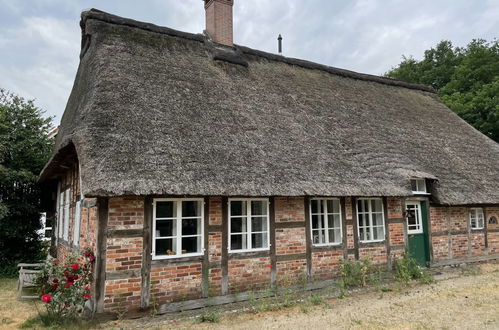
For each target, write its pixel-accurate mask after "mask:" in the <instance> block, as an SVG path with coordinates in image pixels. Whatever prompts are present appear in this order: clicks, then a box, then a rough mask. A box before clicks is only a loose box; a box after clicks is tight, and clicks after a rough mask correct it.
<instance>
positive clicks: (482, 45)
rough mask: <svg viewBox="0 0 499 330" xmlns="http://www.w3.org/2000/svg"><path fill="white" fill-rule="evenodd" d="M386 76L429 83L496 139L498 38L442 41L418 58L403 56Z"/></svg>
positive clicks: (498, 122)
mask: <svg viewBox="0 0 499 330" xmlns="http://www.w3.org/2000/svg"><path fill="white" fill-rule="evenodd" d="M386 76H388V77H391V78H395V79H400V80H404V81H409V82H415V83H420V84H425V85H429V86H432V87H433V88H435V89H436V90H437V91H438V94H439V96H440V97H441V99H442V101H443V102H444V103H445V104H446V105H447V106H448V107H449V108H451V109H452V110H453V111H454V112H456V113H457V114H458V115H459V116H460V117H461V118H463V119H464V120H466V121H467V122H468V123H469V124H471V125H472V126H473V127H475V128H476V129H477V130H479V131H480V132H482V133H483V134H485V135H487V136H488V137H490V138H491V139H493V140H495V141H496V142H499V97H498V95H499V41H498V40H494V41H492V42H487V41H485V40H482V39H478V40H473V41H471V42H470V43H469V44H468V46H467V47H466V48H459V47H453V46H452V43H451V42H450V41H441V42H440V43H439V44H438V45H437V46H436V47H435V48H431V49H429V50H427V51H425V54H424V58H423V59H422V60H421V61H417V60H415V59H414V58H412V57H405V56H403V60H402V62H401V63H400V64H399V65H398V66H397V67H395V68H393V69H392V70H390V71H389V72H387V73H386Z"/></svg>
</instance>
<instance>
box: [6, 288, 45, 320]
mask: <svg viewBox="0 0 499 330" xmlns="http://www.w3.org/2000/svg"><path fill="white" fill-rule="evenodd" d="M35 303H37V302H35V301H33V300H26V299H23V300H17V279H5V278H0V329H13V328H18V327H19V326H20V325H21V324H22V323H23V322H24V321H25V320H26V319H28V318H30V317H31V316H35V315H37V311H36V307H37V306H35ZM41 307H43V306H41ZM41 307H40V308H41Z"/></svg>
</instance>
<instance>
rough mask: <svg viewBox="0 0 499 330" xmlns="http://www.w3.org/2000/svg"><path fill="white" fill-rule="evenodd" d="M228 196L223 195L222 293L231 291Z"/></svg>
mask: <svg viewBox="0 0 499 330" xmlns="http://www.w3.org/2000/svg"><path fill="white" fill-rule="evenodd" d="M228 201H229V200H228V198H227V197H222V295H226V294H228V293H229V215H228V212H229V209H228V205H227V203H228Z"/></svg>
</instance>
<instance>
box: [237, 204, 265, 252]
mask: <svg viewBox="0 0 499 330" xmlns="http://www.w3.org/2000/svg"><path fill="white" fill-rule="evenodd" d="M229 233H230V239H229V251H230V252H244V251H254V250H267V249H268V248H269V201H268V200H267V199H231V200H229Z"/></svg>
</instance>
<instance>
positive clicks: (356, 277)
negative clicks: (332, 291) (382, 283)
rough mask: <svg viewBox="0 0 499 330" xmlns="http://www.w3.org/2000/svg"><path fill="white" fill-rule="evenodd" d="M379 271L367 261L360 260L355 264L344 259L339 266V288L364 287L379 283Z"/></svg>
mask: <svg viewBox="0 0 499 330" xmlns="http://www.w3.org/2000/svg"><path fill="white" fill-rule="evenodd" d="M380 276H381V272H380V269H379V268H378V267H377V266H374V265H373V264H372V261H371V260H369V259H360V260H359V261H357V262H354V261H351V260H350V259H346V260H343V261H342V264H341V266H340V280H339V282H340V288H342V289H344V288H347V287H364V286H366V285H367V284H372V283H375V282H377V281H379V279H380Z"/></svg>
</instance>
